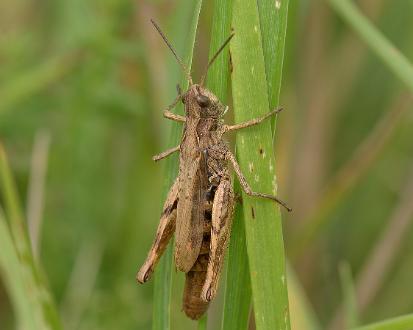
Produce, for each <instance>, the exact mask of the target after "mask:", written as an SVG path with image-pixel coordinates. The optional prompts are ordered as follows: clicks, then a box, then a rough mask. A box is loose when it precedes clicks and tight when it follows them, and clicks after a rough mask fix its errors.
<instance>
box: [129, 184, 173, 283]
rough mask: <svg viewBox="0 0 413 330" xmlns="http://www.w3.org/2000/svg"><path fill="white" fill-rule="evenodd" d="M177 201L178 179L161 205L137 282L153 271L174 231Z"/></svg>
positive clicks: (146, 278)
mask: <svg viewBox="0 0 413 330" xmlns="http://www.w3.org/2000/svg"><path fill="white" fill-rule="evenodd" d="M177 203H178V179H176V180H175V182H174V184H173V185H172V187H171V189H170V190H169V193H168V197H167V198H166V201H165V204H164V206H163V210H162V214H161V220H160V222H159V226H158V229H157V231H156V236H155V240H154V242H153V244H152V247H151V249H150V250H149V253H148V256H147V258H146V260H145V263H144V264H143V265H142V267H141V269H140V270H139V272H138V274H137V275H136V280H137V281H138V282H139V283H145V282H146V281H147V280H149V278H150V276H151V275H152V273H153V270H154V268H155V266H156V264H157V263H158V261H159V259H160V258H161V256H162V254H163V253H164V251H165V249H166V247H167V246H168V242H169V240H170V239H171V237H172V235H173V233H174V231H175V222H176V206H177Z"/></svg>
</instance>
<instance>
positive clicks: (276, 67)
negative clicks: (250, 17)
mask: <svg viewBox="0 0 413 330" xmlns="http://www.w3.org/2000/svg"><path fill="white" fill-rule="evenodd" d="M288 2H289V0H284V1H271V0H263V1H257V4H258V13H259V15H260V27H261V37H262V38H261V40H262V49H263V53H264V61H265V74H266V77H267V86H268V102H269V105H270V109H274V108H275V107H277V106H278V102H279V97H280V89H281V81H282V68H283V62H284V46H285V34H286V30H287V15H288ZM274 36H275V37H274Z"/></svg>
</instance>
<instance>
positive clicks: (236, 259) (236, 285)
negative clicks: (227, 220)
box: [221, 186, 251, 330]
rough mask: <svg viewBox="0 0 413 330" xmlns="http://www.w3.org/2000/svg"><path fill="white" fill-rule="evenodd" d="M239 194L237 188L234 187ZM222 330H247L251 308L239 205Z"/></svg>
mask: <svg viewBox="0 0 413 330" xmlns="http://www.w3.org/2000/svg"><path fill="white" fill-rule="evenodd" d="M236 191H237V192H238V193H239V192H240V190H239V186H237V187H236ZM227 260H228V266H227V276H226V287H225V300H224V315H223V319H222V327H221V329H222V330H242V329H248V318H249V311H250V307H251V281H250V276H249V267H248V255H247V246H246V241H245V226H244V213H243V209H242V206H241V205H238V206H237V208H236V210H235V215H234V223H233V225H232V232H231V241H230V246H229V251H228V259H227Z"/></svg>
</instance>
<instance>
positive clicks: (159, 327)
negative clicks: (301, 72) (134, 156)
mask: <svg viewBox="0 0 413 330" xmlns="http://www.w3.org/2000/svg"><path fill="white" fill-rule="evenodd" d="M201 5H202V0H197V1H196V2H195V3H194V4H193V6H194V7H193V8H194V10H193V13H194V14H193V19H192V23H191V26H190V28H189V33H188V37H187V40H188V42H187V49H186V51H185V57H184V61H185V63H187V67H188V68H191V66H192V56H193V50H194V45H195V37H196V31H197V27H198V20H199V13H200V11H201ZM181 86H182V87H183V88H184V90H185V89H186V88H187V87H188V81H186V80H183V83H182V84H181ZM177 112H181V113H182V105H180V106H179V107H177ZM181 132H182V125H179V124H176V123H175V124H173V126H172V130H171V138H170V139H169V145H168V147H172V146H176V145H177V144H178V143H179V141H180V137H181ZM165 162H166V165H165V168H166V171H165V173H166V175H165V181H164V182H165V185H164V187H163V194H162V197H163V198H162V200H164V199H165V198H166V195H167V193H168V191H169V188H170V186H171V185H172V183H173V181H174V180H175V178H176V176H177V172H178V157H177V156H176V155H174V156H171V157H169V158H168V159H167V160H166V161H165ZM162 204H163V202H162ZM172 248H173V244H172V243H170V244H169V246H168V248H167V250H166V251H165V254H164V255H163V257H162V258H161V260H160V262H159V264H158V266H157V269H156V272H155V275H154V281H155V284H154V301H153V310H152V316H153V317H152V322H153V323H152V329H154V330H165V329H170V304H171V287H172V255H173V254H172Z"/></svg>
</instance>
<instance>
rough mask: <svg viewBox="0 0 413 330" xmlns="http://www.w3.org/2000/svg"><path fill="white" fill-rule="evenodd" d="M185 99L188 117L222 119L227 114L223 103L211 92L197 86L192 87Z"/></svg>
mask: <svg viewBox="0 0 413 330" xmlns="http://www.w3.org/2000/svg"><path fill="white" fill-rule="evenodd" d="M185 99H186V100H185V104H186V107H185V108H186V110H187V115H188V116H194V117H201V118H220V117H221V116H222V115H223V113H224V112H225V108H226V107H225V106H224V105H223V104H222V103H221V101H220V100H219V99H218V98H217V97H216V96H215V95H214V94H213V93H212V92H211V91H210V90H208V89H207V88H205V87H202V86H200V85H197V84H194V85H192V86H191V87H190V89H189V91H188V93H187V97H186V98H185ZM188 102H189V103H188Z"/></svg>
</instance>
